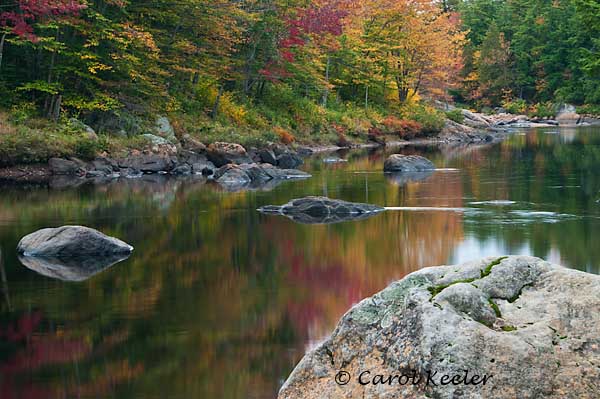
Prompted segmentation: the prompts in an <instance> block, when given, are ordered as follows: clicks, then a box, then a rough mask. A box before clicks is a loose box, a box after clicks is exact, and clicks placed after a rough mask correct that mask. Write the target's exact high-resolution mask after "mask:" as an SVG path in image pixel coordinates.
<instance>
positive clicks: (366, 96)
mask: <svg viewBox="0 0 600 399" xmlns="http://www.w3.org/2000/svg"><path fill="white" fill-rule="evenodd" d="M367 108H369V86H367V87H366V88H365V109H367Z"/></svg>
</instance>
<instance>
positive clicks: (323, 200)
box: [258, 197, 385, 224]
mask: <svg viewBox="0 0 600 399" xmlns="http://www.w3.org/2000/svg"><path fill="white" fill-rule="evenodd" d="M384 210H385V209H384V208H382V207H380V206H377V205H370V204H361V203H356V202H347V201H342V200H336V199H330V198H327V197H305V198H299V199H293V200H291V201H290V202H288V203H287V204H284V205H281V206H277V205H266V206H263V207H260V208H258V211H259V212H262V213H266V214H277V215H284V216H287V217H289V218H290V219H292V220H294V221H296V222H298V223H304V224H331V223H339V222H346V221H351V220H359V219H366V218H368V217H371V216H374V215H376V214H378V213H379V212H382V211H384Z"/></svg>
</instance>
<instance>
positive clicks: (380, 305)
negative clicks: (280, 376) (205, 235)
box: [279, 256, 600, 399]
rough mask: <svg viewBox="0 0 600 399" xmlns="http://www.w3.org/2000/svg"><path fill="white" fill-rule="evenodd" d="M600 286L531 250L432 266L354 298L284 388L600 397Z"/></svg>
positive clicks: (320, 392)
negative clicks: (378, 379) (381, 380)
mask: <svg viewBox="0 0 600 399" xmlns="http://www.w3.org/2000/svg"><path fill="white" fill-rule="evenodd" d="M599 292H600V276H597V275H592V274H588V273H584V272H579V271H576V270H571V269H566V268H563V267H561V266H558V265H553V264H550V263H548V262H545V261H543V260H541V259H538V258H534V257H529V256H510V257H503V258H485V259H482V260H479V261H475V262H470V263H465V264H462V265H457V266H440V267H430V268H425V269H422V270H419V271H417V272H414V273H411V274H409V275H408V276H406V277H405V278H403V279H402V280H400V281H396V282H394V283H392V284H391V285H389V286H388V287H387V288H386V289H384V290H383V291H381V292H379V293H377V294H375V295H374V296H373V297H371V298H367V299H364V300H363V301H361V302H360V303H359V304H357V305H356V306H354V307H353V308H352V309H350V310H349V311H348V312H347V313H346V314H345V315H344V316H343V317H342V319H341V320H340V322H339V324H338V326H337V327H336V329H335V331H334V332H333V333H332V334H331V336H330V337H329V338H327V339H326V340H325V341H324V342H323V343H322V344H320V345H319V346H318V347H317V348H315V349H314V350H311V351H310V352H309V353H307V354H306V356H305V357H304V358H303V359H302V360H301V361H300V363H299V364H298V365H297V366H296V368H295V370H294V371H293V372H292V374H291V375H290V377H289V378H288V380H287V381H286V383H285V384H284V385H283V387H282V388H281V391H280V393H279V398H286V399H296V398H303V399H310V398H342V397H343V398H425V397H434V398H459V397H460V398H498V399H503V398H515V397H519V398H555V399H559V398H573V399H575V398H595V397H600V383H599V381H600V367H598V365H600V336H599V335H598V331H600V295H598V293H599ZM340 371H342V373H340ZM361 373H362V374H361ZM377 375H381V376H382V377H383V378H387V379H388V380H385V381H389V378H392V377H393V376H397V377H395V380H394V379H393V380H392V381H391V383H389V384H388V383H379V384H375V383H374V382H376V379H375V377H376V376H377ZM403 376H404V377H403ZM445 376H448V377H445ZM455 376H458V377H455ZM336 378H337V379H336ZM336 381H337V382H336ZM407 381H410V382H408V383H407ZM444 381H446V383H445V384H444V383H443V382H444ZM450 381H453V382H451V383H449V382H450ZM361 382H362V383H361ZM365 382H366V383H365ZM400 382H404V384H401V383H400Z"/></svg>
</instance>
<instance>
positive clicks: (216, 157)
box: [206, 142, 254, 168]
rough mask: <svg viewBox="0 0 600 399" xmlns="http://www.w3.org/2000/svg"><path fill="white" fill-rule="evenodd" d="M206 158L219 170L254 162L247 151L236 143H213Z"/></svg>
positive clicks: (207, 151)
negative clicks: (226, 166)
mask: <svg viewBox="0 0 600 399" xmlns="http://www.w3.org/2000/svg"><path fill="white" fill-rule="evenodd" d="M206 156H207V157H208V159H209V161H211V162H212V163H213V164H215V166H217V167H219V168H220V167H222V166H225V165H227V164H237V165H240V164H246V163H253V162H254V161H252V159H251V158H250V157H249V156H248V154H247V153H246V149H245V148H244V147H242V146H241V145H239V144H235V143H224V142H216V143H212V144H210V145H209V146H208V148H207V149H206Z"/></svg>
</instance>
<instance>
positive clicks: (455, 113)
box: [446, 108, 465, 123]
mask: <svg viewBox="0 0 600 399" xmlns="http://www.w3.org/2000/svg"><path fill="white" fill-rule="evenodd" d="M446 118H448V119H450V120H451V121H454V122H456V123H463V122H464V120H465V116H464V115H463V114H462V111H461V110H460V109H458V108H457V109H453V110H452V111H448V112H446Z"/></svg>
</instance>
